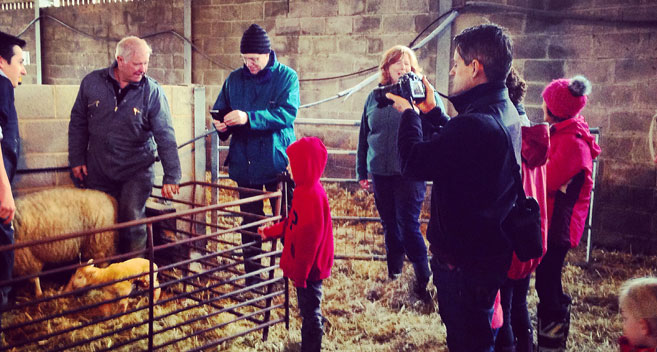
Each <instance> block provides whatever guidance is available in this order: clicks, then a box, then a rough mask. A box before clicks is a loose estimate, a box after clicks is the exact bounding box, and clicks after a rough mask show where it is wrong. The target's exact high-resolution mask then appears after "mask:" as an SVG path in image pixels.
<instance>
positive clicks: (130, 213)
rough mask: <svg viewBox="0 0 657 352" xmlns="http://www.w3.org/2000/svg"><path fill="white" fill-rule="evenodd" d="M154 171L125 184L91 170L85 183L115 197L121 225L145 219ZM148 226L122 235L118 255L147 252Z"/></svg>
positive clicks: (139, 175) (147, 171) (126, 230)
mask: <svg viewBox="0 0 657 352" xmlns="http://www.w3.org/2000/svg"><path fill="white" fill-rule="evenodd" d="M153 178H154V176H153V167H152V166H151V167H149V168H148V169H146V170H144V171H142V172H137V173H135V174H134V175H133V177H131V178H130V179H128V180H125V181H123V182H120V181H113V180H109V179H107V178H105V177H103V176H102V175H100V174H99V173H97V172H92V170H89V175H88V176H87V178H86V180H85V184H86V186H87V187H88V188H91V189H95V190H99V191H102V192H105V193H107V194H109V195H110V196H112V197H114V198H115V199H116V200H117V202H118V205H119V213H118V221H119V222H126V221H131V220H139V219H143V218H144V217H145V216H146V201H147V200H148V197H150V195H151V192H152V190H153V181H154V180H153ZM146 238H147V232H146V225H140V226H132V227H129V228H125V229H122V230H120V231H119V251H120V252H121V253H128V252H132V251H138V250H143V249H144V248H146Z"/></svg>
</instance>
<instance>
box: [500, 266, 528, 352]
mask: <svg viewBox="0 0 657 352" xmlns="http://www.w3.org/2000/svg"><path fill="white" fill-rule="evenodd" d="M530 277H531V275H527V277H526V278H524V279H520V280H511V279H507V280H506V282H505V283H504V285H502V288H501V289H500V298H501V299H500V301H501V304H502V313H503V315H504V323H503V325H502V327H501V328H500V332H499V335H498V336H497V339H496V340H495V351H497V352H504V351H517V352H530V351H531V346H532V343H533V332H532V324H531V320H530V319H529V312H528V310H527V292H528V291H529V278H530Z"/></svg>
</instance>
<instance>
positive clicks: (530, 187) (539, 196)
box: [508, 123, 550, 280]
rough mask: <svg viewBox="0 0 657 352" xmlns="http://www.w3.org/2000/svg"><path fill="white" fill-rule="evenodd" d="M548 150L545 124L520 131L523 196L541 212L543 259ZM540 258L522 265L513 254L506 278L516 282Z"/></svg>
mask: <svg viewBox="0 0 657 352" xmlns="http://www.w3.org/2000/svg"><path fill="white" fill-rule="evenodd" d="M549 147H550V133H549V130H548V125H547V123H545V124H539V125H535V126H531V127H523V128H522V151H521V155H522V186H523V188H524V189H525V194H527V196H531V197H534V198H536V200H537V201H538V205H539V206H540V208H541V234H542V236H543V255H545V251H546V250H547V233H548V215H547V198H546V191H545V186H546V175H545V169H546V166H545V164H546V161H547V158H548V149H549ZM542 258H543V256H541V258H536V259H530V260H528V261H526V262H521V261H520V260H519V259H518V257H516V254H515V253H514V254H513V259H512V260H511V266H510V267H509V272H508V277H509V278H510V279H513V280H519V279H522V278H525V277H527V275H529V274H531V273H532V272H533V271H534V270H536V267H537V266H538V264H539V263H540V262H541V259H542Z"/></svg>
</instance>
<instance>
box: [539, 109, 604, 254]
mask: <svg viewBox="0 0 657 352" xmlns="http://www.w3.org/2000/svg"><path fill="white" fill-rule="evenodd" d="M598 155H600V146H599V145H598V144H597V143H596V142H595V139H594V137H593V136H592V135H591V133H590V132H589V125H588V124H587V123H586V121H585V120H584V117H583V116H581V115H580V116H578V117H574V118H571V119H568V120H565V121H562V122H559V123H556V124H554V125H552V127H551V128H550V151H549V154H548V162H547V205H548V207H547V210H548V212H547V213H548V214H547V215H548V222H549V230H548V241H549V242H550V244H552V243H554V244H556V245H560V246H570V247H571V248H573V247H576V246H577V245H578V244H579V241H580V239H581V238H582V234H583V233H584V223H585V221H586V217H587V215H588V211H589V201H590V199H591V190H592V189H593V179H592V177H591V175H592V169H593V159H595V158H596V157H597V156H598Z"/></svg>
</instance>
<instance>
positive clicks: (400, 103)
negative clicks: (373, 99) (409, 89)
mask: <svg viewBox="0 0 657 352" xmlns="http://www.w3.org/2000/svg"><path fill="white" fill-rule="evenodd" d="M386 98H388V99H390V100H392V101H393V104H392V107H393V108H395V109H397V111H399V112H404V111H406V110H408V109H413V110H415V112H417V110H416V109H417V107H415V106H413V105H411V103H409V102H408V100H406V99H404V98H402V97H400V96H399V95H395V94H392V93H386Z"/></svg>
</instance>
